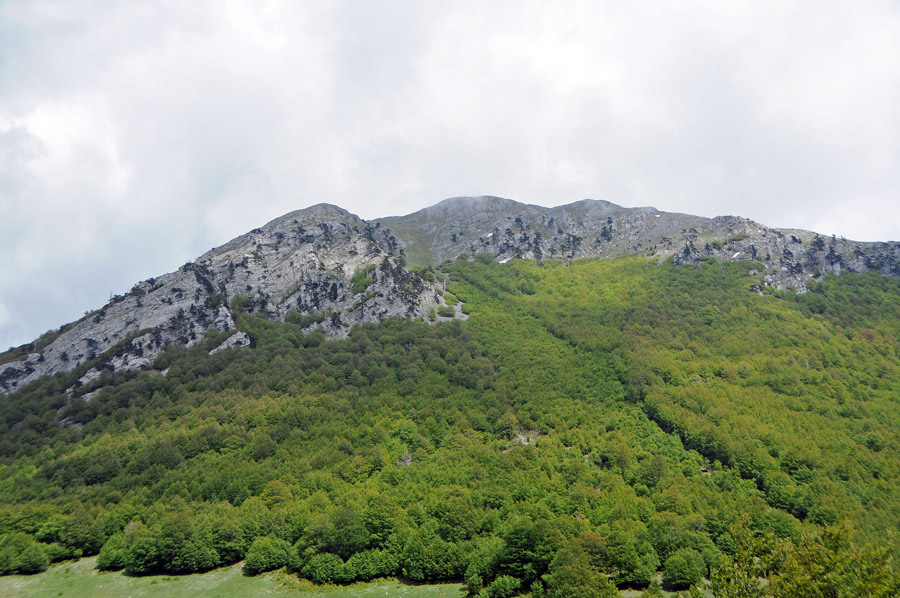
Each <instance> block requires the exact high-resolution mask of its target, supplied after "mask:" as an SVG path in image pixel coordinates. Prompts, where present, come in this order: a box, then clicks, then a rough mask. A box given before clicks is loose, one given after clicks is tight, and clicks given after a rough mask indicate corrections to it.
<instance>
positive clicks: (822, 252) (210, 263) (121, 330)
mask: <svg viewBox="0 0 900 598" xmlns="http://www.w3.org/2000/svg"><path fill="white" fill-rule="evenodd" d="M482 253H486V254H489V255H491V256H492V257H493V259H495V260H497V261H499V262H506V261H508V260H510V259H514V258H519V259H535V260H538V261H542V260H548V259H559V260H565V261H567V260H573V259H579V258H587V257H602V258H612V257H618V256H622V255H639V256H645V257H650V258H653V259H656V260H658V261H663V260H666V259H669V258H671V259H672V260H673V262H674V263H675V264H676V265H687V264H695V263H698V262H700V261H702V260H710V259H712V260H719V261H724V260H728V261H747V262H748V265H749V264H751V263H752V264H753V265H752V266H749V267H750V270H751V271H755V272H756V274H757V275H758V280H759V285H758V287H759V290H761V288H762V287H763V286H771V287H774V288H777V289H791V290H794V291H796V292H801V293H802V292H805V291H806V288H807V287H806V285H807V282H808V281H809V280H810V279H811V278H817V277H819V276H822V275H824V274H827V273H829V272H833V273H838V274H839V273H841V272H845V271H847V272H867V271H873V270H874V271H878V272H881V273H883V274H886V275H890V276H900V244H898V243H895V242H891V243H858V242H854V241H847V240H845V239H843V238H835V237H822V236H820V235H818V234H816V233H814V232H810V231H800V230H779V229H772V228H768V227H765V226H763V225H761V224H758V223H756V222H753V221H752V220H748V219H746V218H739V217H735V216H719V217H716V218H702V217H699V216H691V215H687V214H677V213H668V212H661V211H659V210H656V209H654V208H650V207H643V208H623V207H621V206H617V205H615V204H612V203H609V202H606V201H595V200H583V201H578V202H575V203H572V204H568V205H564V206H559V207H555V208H544V207H539V206H533V205H526V204H522V203H518V202H516V201H513V200H510V199H503V198H499V197H459V198H452V199H448V200H445V201H442V202H440V203H438V204H436V205H434V206H432V207H429V208H425V209H424V210H419V211H418V212H415V213H412V214H409V215H406V216H399V217H391V218H382V219H379V220H373V221H371V222H366V221H363V220H361V219H360V218H358V217H357V216H354V215H353V214H350V213H349V212H347V211H346V210H343V209H341V208H338V207H336V206H332V205H327V204H319V205H316V206H313V207H311V208H307V209H304V210H299V211H296V212H291V213H289V214H286V215H285V216H282V217H281V218H278V219H276V220H273V221H272V222H269V223H268V224H266V225H265V226H263V227H262V228H257V229H254V230H252V231H250V232H249V233H247V234H245V235H242V236H240V237H238V238H236V239H234V240H232V241H229V242H228V243H225V244H224V245H222V246H221V247H217V248H215V249H212V250H211V251H209V252H207V253H205V254H204V255H202V256H200V257H199V258H198V259H197V260H196V261H194V262H190V263H187V264H185V265H184V266H182V267H181V268H180V269H179V270H178V271H176V272H172V273H170V274H166V275H164V276H160V277H159V278H154V279H149V280H146V281H143V282H140V283H138V284H136V285H134V287H133V288H132V289H131V291H129V292H128V293H126V294H124V295H121V296H116V297H114V298H113V299H112V300H111V301H110V302H109V303H108V304H107V305H106V306H104V307H103V308H102V309H99V310H97V311H95V312H92V313H90V314H87V315H86V316H85V317H84V318H82V319H81V320H79V321H78V322H75V323H73V324H70V325H67V326H64V327H63V328H61V329H60V330H59V331H57V332H56V333H55V334H53V335H51V338H48V339H42V341H41V342H39V343H38V342H36V343H34V351H33V352H31V353H30V354H28V355H26V356H24V357H21V354H20V353H16V354H15V355H16V357H15V358H14V359H10V358H9V355H10V354H7V356H6V360H5V362H4V359H3V358H4V356H3V355H0V393H5V392H11V391H13V390H16V389H17V388H21V386H22V385H24V384H27V383H28V382H30V381H32V380H35V379H37V378H39V377H41V376H45V375H49V374H54V373H56V372H67V371H71V370H73V369H74V368H76V367H78V366H81V365H82V364H84V363H86V362H89V361H90V362H93V364H94V365H93V367H92V369H90V370H88V371H87V372H86V373H85V374H84V375H83V376H82V379H81V381H80V383H81V384H89V383H91V382H92V381H94V380H96V379H98V378H99V377H100V375H101V374H102V372H103V371H104V370H112V371H127V370H130V369H131V370H134V369H145V368H147V367H149V366H151V365H152V363H153V361H154V359H155V358H156V356H157V355H158V354H159V353H160V351H162V350H163V349H164V348H165V347H166V346H167V345H169V344H173V343H176V344H180V345H185V346H191V345H194V344H196V343H198V342H200V341H201V340H203V339H204V338H212V339H216V340H218V341H219V343H218V344H217V345H216V346H215V347H213V348H212V351H220V350H224V349H226V348H232V347H242V346H247V345H249V344H250V338H249V337H247V335H246V334H244V333H242V332H237V331H236V330H235V321H234V313H235V310H236V311H243V312H262V313H265V314H266V315H267V316H268V317H269V318H272V319H282V320H283V319H285V318H289V317H294V315H297V317H299V320H296V321H299V322H301V323H302V324H303V325H304V326H305V328H304V330H306V331H307V332H311V331H313V330H317V329H318V330H322V331H323V332H325V333H326V334H329V335H332V336H341V335H345V334H347V331H348V330H349V328H350V327H351V326H352V325H354V324H357V323H361V322H378V321H381V320H384V319H386V318H390V317H404V318H416V317H426V316H428V315H429V313H430V312H431V311H432V309H433V308H434V307H435V306H445V305H446V302H445V300H444V299H443V296H442V292H441V290H440V289H439V288H438V287H439V286H440V285H437V286H435V285H434V284H433V283H430V282H428V281H427V280H426V279H424V278H423V277H422V276H420V275H419V274H417V273H416V271H415V270H412V269H410V268H408V267H407V261H408V262H409V264H410V265H412V266H430V267H434V266H437V265H439V264H440V263H442V262H444V261H446V260H448V259H455V258H458V257H460V256H466V257H469V258H474V256H475V255H477V254H482ZM438 312H440V310H438ZM454 313H455V315H454V316H453V318H455V319H465V317H466V316H465V315H464V314H463V313H462V311H461V309H460V306H459V305H456V306H455V307H454ZM429 319H430V318H429ZM434 319H435V320H436V321H442V320H445V319H448V318H445V317H443V316H437V317H435V318H434ZM451 319H452V318H451Z"/></svg>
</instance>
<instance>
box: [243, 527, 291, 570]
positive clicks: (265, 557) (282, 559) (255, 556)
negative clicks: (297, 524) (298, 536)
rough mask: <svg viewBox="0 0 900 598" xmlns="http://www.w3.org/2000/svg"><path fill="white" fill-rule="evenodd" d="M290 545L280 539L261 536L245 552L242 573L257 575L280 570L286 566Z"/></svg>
mask: <svg viewBox="0 0 900 598" xmlns="http://www.w3.org/2000/svg"><path fill="white" fill-rule="evenodd" d="M290 550H291V545H290V544H288V543H287V542H286V541H284V540H282V539H281V538H275V537H272V536H261V537H259V538H257V539H255V540H254V541H253V544H251V545H250V550H248V551H247V560H246V561H245V562H244V571H246V572H247V574H248V575H257V574H259V573H262V572H263V571H272V570H273V569H280V568H282V567H284V566H285V565H287V564H288V555H289V553H290Z"/></svg>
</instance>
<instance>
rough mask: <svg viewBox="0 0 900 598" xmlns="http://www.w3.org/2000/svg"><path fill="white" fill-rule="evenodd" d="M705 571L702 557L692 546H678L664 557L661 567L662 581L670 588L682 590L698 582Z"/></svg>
mask: <svg viewBox="0 0 900 598" xmlns="http://www.w3.org/2000/svg"><path fill="white" fill-rule="evenodd" d="M705 573H706V563H704V562H703V557H702V556H700V553H699V552H697V551H696V550H694V549H693V548H680V549H678V550H676V551H675V553H674V554H673V555H672V556H670V557H669V558H667V559H666V562H665V566H664V567H663V583H664V584H666V585H667V586H669V587H670V588H673V589H676V590H683V589H686V588H688V587H690V586H691V585H693V584H695V583H697V582H699V581H700V580H701V579H702V578H703V576H704V574H705Z"/></svg>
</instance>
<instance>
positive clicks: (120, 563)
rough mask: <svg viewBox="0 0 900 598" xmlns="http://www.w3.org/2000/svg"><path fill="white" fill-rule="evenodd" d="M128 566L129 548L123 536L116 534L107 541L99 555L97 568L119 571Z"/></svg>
mask: <svg viewBox="0 0 900 598" xmlns="http://www.w3.org/2000/svg"><path fill="white" fill-rule="evenodd" d="M127 564H128V546H127V545H126V543H125V537H124V535H123V534H114V535H112V536H110V538H109V539H108V540H107V541H106V544H104V545H103V548H101V549H100V554H99V555H97V568H98V569H100V570H109V571H117V570H119V569H124V568H125V566H126V565H127Z"/></svg>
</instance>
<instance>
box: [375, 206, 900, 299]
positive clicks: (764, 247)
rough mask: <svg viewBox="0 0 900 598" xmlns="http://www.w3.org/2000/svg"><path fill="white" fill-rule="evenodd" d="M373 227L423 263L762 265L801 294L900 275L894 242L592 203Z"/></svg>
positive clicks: (470, 211) (460, 213) (450, 213)
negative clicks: (463, 258)
mask: <svg viewBox="0 0 900 598" xmlns="http://www.w3.org/2000/svg"><path fill="white" fill-rule="evenodd" d="M376 222H380V223H381V224H383V225H385V226H387V227H389V228H390V229H391V230H392V231H393V232H394V234H395V235H396V236H397V238H398V239H399V240H400V246H401V247H402V248H403V249H404V250H405V251H406V253H407V255H408V256H409V259H410V262H412V263H418V264H423V265H425V264H429V263H440V262H442V261H444V260H447V259H453V258H456V257H458V256H460V255H468V256H470V257H472V256H474V255H476V254H478V253H488V254H490V255H492V256H494V259H496V260H497V261H500V262H505V261H507V260H510V259H513V258H518V259H535V260H538V261H540V260H544V259H562V260H571V259H578V258H585V257H606V258H612V257H619V256H623V255H641V256H647V257H653V258H656V259H658V260H660V261H661V260H665V259H668V258H670V257H671V258H672V259H673V261H674V263H675V264H676V265H685V264H696V263H698V262H699V261H701V260H702V259H709V258H711V259H715V260H718V261H748V262H754V263H758V264H760V266H759V267H758V272H759V274H760V275H761V276H762V284H764V285H768V286H771V287H774V288H777V289H790V290H793V291H796V292H801V293H802V292H805V291H806V281H807V280H809V279H810V278H816V277H819V276H822V275H824V274H826V273H829V272H833V273H838V274H839V273H841V272H843V271H848V272H868V271H872V270H874V271H877V272H881V273H883V274H886V275H890V276H900V244H898V243H896V242H891V243H858V242H854V241H847V240H846V239H843V238H840V239H838V238H835V237H822V236H820V235H818V234H816V233H814V232H810V231H800V230H779V229H773V228H768V227H766V226H763V225H761V224H758V223H756V222H753V221H752V220H748V219H746V218H740V217H736V216H718V217H716V218H703V217H700V216H691V215H688V214H676V213H669V212H661V211H659V210H656V209H654V208H649V207H648V208H623V207H621V206H617V205H615V204H612V203H609V202H607V201H595V200H588V199H586V200H583V201H578V202H575V203H572V204H568V205H565V206H559V207H555V208H543V207H540V206H532V205H525V204H520V203H517V202H515V201H512V200H509V199H502V198H498V197H462V198H453V199H448V200H445V201H443V202H441V203H439V204H437V205H435V206H432V207H430V208H426V209H424V210H420V211H418V212H415V213H413V214H409V215H407V216H399V217H393V218H383V219H381V220H377V221H376Z"/></svg>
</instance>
